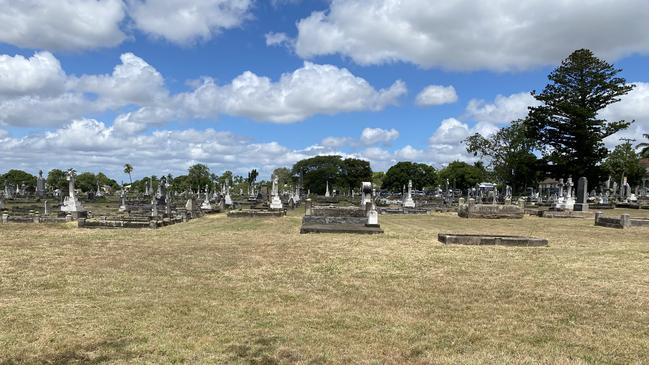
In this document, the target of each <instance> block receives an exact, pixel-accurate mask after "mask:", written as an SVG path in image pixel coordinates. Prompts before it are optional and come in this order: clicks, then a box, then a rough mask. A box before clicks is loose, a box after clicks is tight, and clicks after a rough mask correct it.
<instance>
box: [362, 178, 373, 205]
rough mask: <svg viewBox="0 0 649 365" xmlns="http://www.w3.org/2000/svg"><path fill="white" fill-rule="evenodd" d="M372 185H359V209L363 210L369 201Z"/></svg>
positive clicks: (369, 183)
mask: <svg viewBox="0 0 649 365" xmlns="http://www.w3.org/2000/svg"><path fill="white" fill-rule="evenodd" d="M371 194H372V183H371V182H368V181H364V182H362V183H361V207H363V208H365V207H366V206H367V203H369V202H370V200H371V196H370V195H371Z"/></svg>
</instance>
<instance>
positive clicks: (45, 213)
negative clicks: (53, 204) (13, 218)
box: [0, 200, 50, 215]
mask: <svg viewBox="0 0 649 365" xmlns="http://www.w3.org/2000/svg"><path fill="white" fill-rule="evenodd" d="M43 205H44V207H43V208H44V209H43V215H48V214H50V212H49V209H47V200H46V201H45V202H43ZM0 209H2V208H0Z"/></svg>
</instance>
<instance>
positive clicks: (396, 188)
mask: <svg viewBox="0 0 649 365" xmlns="http://www.w3.org/2000/svg"><path fill="white" fill-rule="evenodd" d="M408 180H412V187H413V189H423V188H427V187H432V186H435V184H436V183H437V171H436V170H435V168H434V167H432V166H430V165H426V164H423V163H416V162H407V161H406V162H397V164H396V165H394V166H392V167H390V168H389V169H388V171H387V172H386V173H385V177H384V178H383V184H382V185H381V189H384V190H388V191H392V192H400V191H401V190H402V189H403V187H404V186H406V187H407V186H408Z"/></svg>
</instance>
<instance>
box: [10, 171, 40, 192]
mask: <svg viewBox="0 0 649 365" xmlns="http://www.w3.org/2000/svg"><path fill="white" fill-rule="evenodd" d="M3 177H4V181H5V182H7V183H8V184H11V185H13V186H14V187H15V186H18V187H19V186H22V185H23V184H25V187H26V188H27V190H28V191H35V190H36V176H34V175H32V174H30V173H28V172H25V171H22V170H9V171H7V172H6V173H5V174H4V175H3ZM3 187H4V186H3Z"/></svg>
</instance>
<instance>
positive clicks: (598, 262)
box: [0, 211, 649, 365]
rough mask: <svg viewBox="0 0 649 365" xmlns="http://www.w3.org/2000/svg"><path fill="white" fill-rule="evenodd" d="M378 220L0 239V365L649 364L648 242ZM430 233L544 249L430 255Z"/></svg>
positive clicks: (447, 219) (561, 226)
mask: <svg viewBox="0 0 649 365" xmlns="http://www.w3.org/2000/svg"><path fill="white" fill-rule="evenodd" d="M619 213H620V212H619V211H617V212H607V215H619ZM631 214H632V215H634V216H637V215H647V214H646V213H645V212H642V211H632V212H631ZM381 224H382V227H383V228H384V230H385V232H386V233H385V234H384V235H382V236H354V235H300V234H298V232H299V226H300V217H299V216H297V215H290V216H288V217H286V218H281V219H267V220H249V219H228V218H226V217H225V216H223V215H216V216H209V217H205V218H201V219H197V220H193V221H191V222H189V223H186V224H177V225H174V226H170V227H165V228H163V229H159V230H79V229H76V228H74V225H60V226H56V225H54V226H46V225H20V224H9V225H0V364H3V365H4V364H32V363H36V364H40V363H42V364H121V363H151V364H173V363H187V364H220V363H234V364H292V363H304V364H328V363H344V364H348V363H368V364H403V363H414V364H428V363H465V364H476V363H493V364H509V363H552V364H555V363H559V364H564V363H565V364H568V363H570V364H573V363H574V364H582V363H583V364H590V363H592V364H609V363H619V364H628V363H649V228H632V229H628V230H624V231H622V230H615V229H607V228H601V227H595V226H593V221H592V220H591V219H589V220H576V219H544V218H536V217H526V218H525V219H523V220H498V221H488V220H466V219H461V218H458V217H457V216H454V215H452V214H436V215H432V216H382V217H381ZM439 232H458V233H503V234H524V235H533V236H538V237H545V238H547V239H549V241H550V247H545V248H512V247H469V246H443V245H441V244H439V243H438V242H437V233H439Z"/></svg>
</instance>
